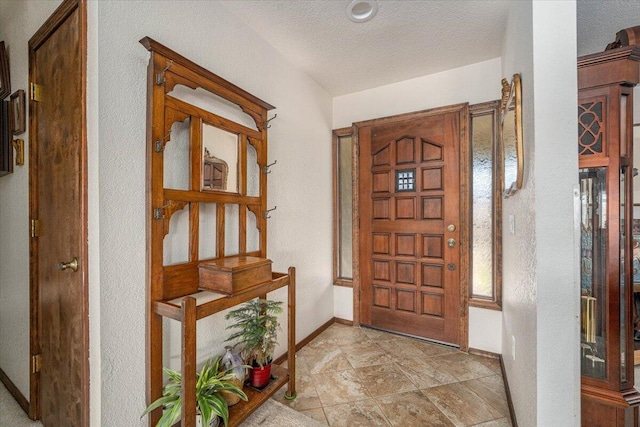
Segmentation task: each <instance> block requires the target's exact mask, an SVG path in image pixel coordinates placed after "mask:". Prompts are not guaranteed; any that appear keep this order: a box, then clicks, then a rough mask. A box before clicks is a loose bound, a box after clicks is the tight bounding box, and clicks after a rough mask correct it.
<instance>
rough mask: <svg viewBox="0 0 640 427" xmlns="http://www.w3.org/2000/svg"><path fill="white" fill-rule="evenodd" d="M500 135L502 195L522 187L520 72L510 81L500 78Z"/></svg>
mask: <svg viewBox="0 0 640 427" xmlns="http://www.w3.org/2000/svg"><path fill="white" fill-rule="evenodd" d="M500 111H501V114H500V115H501V126H500V136H501V141H502V149H503V160H504V187H503V188H504V192H503V195H504V197H509V196H510V195H512V194H513V193H515V192H516V191H517V190H518V189H520V188H522V178H523V169H524V152H523V146H522V85H521V82H520V74H514V75H513V79H512V80H511V83H509V82H508V81H507V79H502V102H501V104H500Z"/></svg>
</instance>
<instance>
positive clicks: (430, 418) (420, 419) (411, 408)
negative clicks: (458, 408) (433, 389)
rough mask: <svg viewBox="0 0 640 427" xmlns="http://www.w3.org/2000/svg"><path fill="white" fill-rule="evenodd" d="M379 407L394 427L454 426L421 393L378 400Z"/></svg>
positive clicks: (384, 397) (407, 393)
mask: <svg viewBox="0 0 640 427" xmlns="http://www.w3.org/2000/svg"><path fill="white" fill-rule="evenodd" d="M376 402H378V406H380V409H382V413H383V414H384V416H385V417H386V418H387V420H388V421H389V423H390V424H391V425H392V426H394V427H412V426H415V427H424V426H429V427H450V426H453V425H454V424H453V423H452V422H451V421H449V419H448V418H447V417H445V416H444V414H443V413H442V412H440V410H439V409H438V408H437V407H436V406H435V405H434V404H433V403H432V402H430V401H429V399H427V398H426V397H425V395H424V394H422V393H421V392H420V391H418V390H416V391H409V392H406V393H398V394H391V395H389V396H383V397H379V398H376Z"/></svg>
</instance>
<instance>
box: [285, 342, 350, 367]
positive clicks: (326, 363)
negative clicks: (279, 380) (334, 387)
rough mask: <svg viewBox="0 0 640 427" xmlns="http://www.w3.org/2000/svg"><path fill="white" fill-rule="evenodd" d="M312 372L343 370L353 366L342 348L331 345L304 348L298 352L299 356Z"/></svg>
mask: <svg viewBox="0 0 640 427" xmlns="http://www.w3.org/2000/svg"><path fill="white" fill-rule="evenodd" d="M297 360H300V361H301V362H302V363H303V364H304V365H306V367H307V370H308V372H309V373H310V374H317V373H320V372H329V371H341V370H344V369H349V368H351V365H350V364H349V361H348V360H347V358H346V357H345V356H344V354H343V353H342V351H341V350H340V348H338V347H335V346H331V347H327V348H324V347H322V348H320V347H318V348H307V347H305V348H303V349H302V350H300V351H299V352H298V358H297Z"/></svg>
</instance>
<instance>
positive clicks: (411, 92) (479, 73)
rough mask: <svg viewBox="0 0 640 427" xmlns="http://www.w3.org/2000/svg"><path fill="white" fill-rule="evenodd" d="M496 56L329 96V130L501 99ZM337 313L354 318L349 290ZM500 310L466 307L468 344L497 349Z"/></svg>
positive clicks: (499, 344) (344, 291) (342, 292)
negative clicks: (400, 115) (460, 104)
mask: <svg viewBox="0 0 640 427" xmlns="http://www.w3.org/2000/svg"><path fill="white" fill-rule="evenodd" d="M500 64H501V62H500V58H496V59H491V60H488V61H484V62H479V63H477V64H472V65H468V66H466V67H460V68H456V69H453V70H449V71H445V72H442V73H437V74H432V75H430V76H424V77H419V78H416V79H411V80H406V81H404V82H399V83H394V84H390V85H386V86H381V87H379V88H374V89H369V90H365V91H362V92H357V93H353V94H349V95H344V96H339V97H336V98H334V99H333V128H334V129H337V128H341V127H346V126H351V124H352V123H353V122H358V121H362V120H369V119H374V118H378V117H387V116H392V115H395V114H402V113H409V112H412V111H420V110H425V109H429V108H436V107H443V106H446V105H452V104H457V103H462V102H469V103H470V104H477V103H481V102H485V101H492V100H495V99H499V98H500V78H501V77H500ZM335 296H336V300H335V313H336V316H337V317H342V316H348V317H345V318H346V319H352V318H353V317H352V316H353V308H352V307H353V292H352V290H351V289H348V288H345V289H340V291H339V292H336V293H335ZM501 319H502V317H501V314H500V312H499V311H494V310H485V309H481V308H473V309H471V310H470V311H469V324H470V328H469V346H470V347H471V348H476V349H481V350H486V351H491V352H494V353H501V351H502V348H501V347H502V342H501V339H500V337H501V329H502V324H501Z"/></svg>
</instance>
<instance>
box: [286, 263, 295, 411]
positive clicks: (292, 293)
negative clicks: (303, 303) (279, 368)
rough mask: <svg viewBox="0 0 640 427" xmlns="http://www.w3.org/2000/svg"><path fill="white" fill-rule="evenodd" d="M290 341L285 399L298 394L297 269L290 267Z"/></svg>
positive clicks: (291, 398)
mask: <svg viewBox="0 0 640 427" xmlns="http://www.w3.org/2000/svg"><path fill="white" fill-rule="evenodd" d="M288 274H289V287H288V289H289V301H288V305H289V307H288V308H289V309H288V312H287V314H288V316H289V319H288V320H289V321H288V324H289V343H288V348H287V353H288V357H287V362H288V366H287V367H288V369H289V385H288V386H287V392H286V393H285V394H284V397H285V399H287V400H293V399H295V398H296V396H297V395H298V394H297V393H296V269H295V267H289V271H288Z"/></svg>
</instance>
